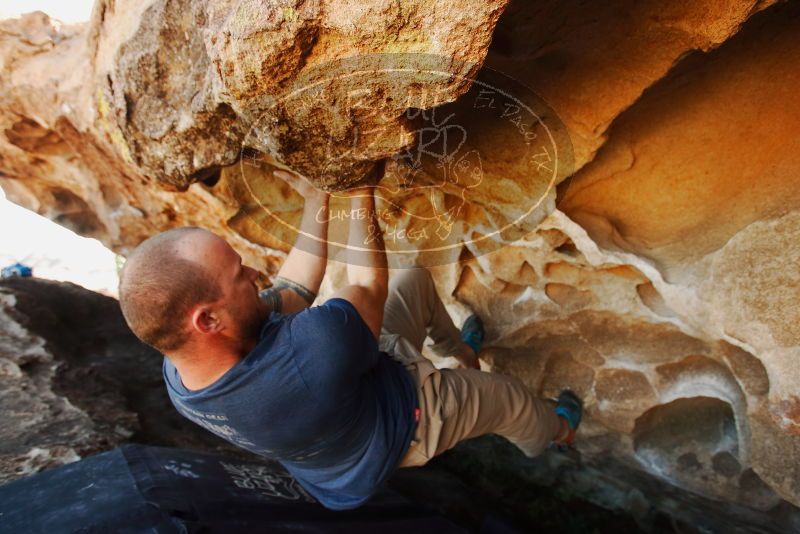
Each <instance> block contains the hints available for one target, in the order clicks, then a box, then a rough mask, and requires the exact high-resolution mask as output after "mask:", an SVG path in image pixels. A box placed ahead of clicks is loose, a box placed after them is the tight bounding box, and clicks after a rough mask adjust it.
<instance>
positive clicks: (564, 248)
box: [556, 239, 578, 258]
mask: <svg viewBox="0 0 800 534" xmlns="http://www.w3.org/2000/svg"><path fill="white" fill-rule="evenodd" d="M556 252H559V253H561V254H564V255H565V256H569V257H570V258H574V257H575V256H577V255H578V247H576V246H575V243H573V242H572V240H570V239H568V240H567V241H566V242H565V243H564V244H563V245H561V246H558V247H556Z"/></svg>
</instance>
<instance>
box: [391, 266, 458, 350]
mask: <svg viewBox="0 0 800 534" xmlns="http://www.w3.org/2000/svg"><path fill="white" fill-rule="evenodd" d="M382 331H383V333H385V334H398V335H401V336H403V337H404V338H406V339H407V340H408V341H410V342H411V344H412V345H414V347H415V348H416V349H417V350H418V351H422V345H423V343H424V342H425V338H426V337H427V336H430V337H431V339H432V340H433V345H432V346H431V349H433V351H434V352H435V353H436V354H438V355H439V356H442V357H448V356H456V355H459V354H461V352H462V351H463V350H464V343H463V342H462V341H461V333H460V332H459V330H458V328H456V326H455V325H454V324H453V320H452V319H451V318H450V314H448V313H447V309H446V308H445V307H444V304H443V303H442V301H441V299H440V298H439V295H438V294H437V293H436V287H435V285H434V283H433V279H432V278H431V274H430V272H429V271H428V270H427V269H423V268H414V269H403V270H402V271H400V272H398V273H397V274H395V275H393V276H391V277H390V279H389V296H388V298H387V299H386V305H385V306H384V308H383V328H382Z"/></svg>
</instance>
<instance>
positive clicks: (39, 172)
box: [0, 0, 800, 530]
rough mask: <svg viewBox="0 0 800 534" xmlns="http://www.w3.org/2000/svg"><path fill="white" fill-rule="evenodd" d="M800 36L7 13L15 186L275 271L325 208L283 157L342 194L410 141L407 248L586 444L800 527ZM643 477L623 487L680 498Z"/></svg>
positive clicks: (781, 30) (699, 14)
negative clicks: (315, 209)
mask: <svg viewBox="0 0 800 534" xmlns="http://www.w3.org/2000/svg"><path fill="white" fill-rule="evenodd" d="M797 35H800V4H798V3H796V2H772V1H769V0H765V1H757V0H752V1H746V0H735V1H734V0H731V1H723V0H703V1H699V2H692V3H684V4H681V5H679V4H676V3H673V4H669V5H667V4H666V3H664V2H655V1H645V2H641V1H634V0H630V1H623V2H622V3H620V2H615V3H609V4H608V5H606V4H603V5H600V4H598V5H593V6H590V7H587V6H586V5H584V3H580V2H575V1H566V2H564V1H559V2H556V1H552V2H550V1H547V2H536V3H529V2H522V1H517V0H512V1H511V2H510V3H508V4H507V5H506V2H472V1H457V0H453V1H450V2H446V3H444V4H442V3H424V2H414V1H410V2H401V3H384V2H366V3H363V2H362V3H360V4H359V5H358V6H355V4H352V3H345V2H337V1H331V0H325V1H321V2H316V3H308V2H291V1H286V2H279V3H269V4H268V3H266V2H260V1H256V0H251V1H246V2H227V1H223V0H215V1H212V2H205V3H200V2H192V1H189V0H180V1H178V0H176V1H166V0H162V1H147V2H139V3H134V2H110V1H100V2H98V3H97V5H96V6H95V9H94V12H93V15H92V19H91V21H89V22H88V23H86V24H82V25H73V26H63V25H60V24H59V23H57V22H56V21H52V20H50V19H49V18H48V17H47V16H46V15H44V14H42V13H34V14H29V15H25V16H23V17H22V18H21V19H12V20H7V21H2V22H0V70H2V73H3V76H2V77H1V78H0V89H2V90H1V91H0V185H1V186H2V187H3V189H4V190H5V192H6V194H7V195H8V197H9V198H10V199H11V200H13V201H14V202H17V203H19V204H20V205H23V206H25V207H27V208H29V209H31V210H34V211H36V212H38V213H40V214H43V215H45V216H47V217H49V218H51V219H53V220H54V221H56V222H58V223H60V224H63V225H65V226H68V227H70V228H72V229H74V230H75V231H76V232H78V233H80V234H82V235H86V236H91V237H96V238H98V239H100V240H101V241H102V242H103V243H105V244H106V245H107V246H108V247H109V248H111V249H113V250H115V251H117V252H119V253H121V254H127V253H128V252H129V251H130V250H131V249H132V247H134V246H135V245H136V244H138V243H139V242H141V241H142V240H143V239H145V238H146V237H148V236H150V235H153V234H155V233H157V232H159V231H162V230H165V229H168V228H172V227H176V226H183V225H190V224H191V225H200V226H204V227H207V228H209V229H211V230H213V231H215V232H217V233H219V234H221V235H223V236H224V237H225V238H227V239H228V240H229V241H230V242H231V244H232V245H233V246H234V247H235V248H236V249H237V250H238V251H239V252H240V253H241V254H242V255H243V257H244V258H245V260H246V261H247V262H248V263H250V264H251V265H254V266H256V267H258V268H259V269H261V270H262V271H263V272H264V274H265V280H264V281H265V283H266V282H268V278H269V277H270V276H271V275H273V274H274V273H275V272H276V271H277V269H278V268H279V266H280V264H281V261H282V259H283V257H284V256H285V253H286V251H287V250H288V248H289V246H290V245H291V243H292V242H293V240H294V237H295V233H294V230H293V229H292V225H294V224H296V222H297V220H298V219H299V216H300V213H301V210H302V199H300V198H299V196H298V195H297V194H296V193H294V192H293V191H292V190H291V189H290V188H289V187H288V186H286V185H285V184H282V183H280V182H279V181H277V180H276V179H274V178H273V177H272V175H271V170H272V169H274V168H275V167H276V166H277V167H280V166H288V167H291V168H294V169H296V170H298V171H299V172H302V173H303V174H304V175H305V176H307V177H308V178H309V179H310V180H311V181H312V182H313V183H315V184H316V185H317V186H319V187H322V188H325V189H327V190H329V191H334V192H337V191H341V190H343V189H346V188H348V187H350V186H352V185H354V184H359V183H362V182H364V181H368V180H369V179H370V178H369V174H370V172H371V170H372V169H373V168H374V166H375V162H376V161H378V160H380V159H382V158H386V157H390V158H391V159H390V161H389V163H388V164H387V176H386V178H384V182H382V184H381V188H379V190H378V191H379V196H380V198H379V200H378V207H379V210H380V211H381V220H382V226H383V230H384V234H385V236H386V242H387V247H388V248H389V249H390V251H393V253H392V254H391V255H390V257H391V261H392V262H393V266H395V267H402V266H406V265H411V264H421V265H426V266H429V267H430V268H431V269H432V271H433V272H434V274H435V279H436V281H437V286H438V289H439V291H440V294H441V295H442V297H443V298H444V299H445V300H446V301H447V303H448V307H449V309H450V310H451V312H452V313H453V315H454V316H455V317H457V318H458V319H460V320H463V318H465V317H466V315H467V313H468V310H470V309H471V310H474V311H476V312H478V313H480V314H481V316H482V317H483V318H484V322H485V324H486V327H487V334H488V336H487V337H488V339H487V342H486V346H487V349H486V350H485V351H484V353H483V354H482V357H483V360H484V361H485V362H486V363H487V364H488V365H489V366H490V367H491V368H492V369H493V370H494V371H495V372H502V373H508V374H513V375H515V376H518V377H519V378H521V379H522V380H523V381H524V382H525V383H526V384H527V385H528V386H529V387H530V388H531V389H532V390H534V391H536V392H537V393H540V394H542V395H547V396H549V395H554V394H556V393H557V392H558V391H559V390H560V389H561V388H564V387H570V388H572V389H574V390H575V391H576V392H578V393H579V394H581V395H582V396H583V397H584V399H585V402H586V412H587V414H586V415H587V417H586V422H585V425H584V427H583V429H582V431H581V433H580V438H581V439H580V440H579V445H578V451H579V453H580V455H581V458H582V460H583V461H585V462H587V463H588V464H591V465H592V466H594V467H596V468H597V469H598V470H599V471H598V472H603V468H604V466H606V467H607V469H606V475H604V476H607V477H608V480H618V481H621V482H625V481H627V482H631V483H632V484H633V487H637V485H638V487H643V485H646V484H647V482H643V481H646V480H653V481H657V482H658V483H659V484H661V483H663V484H667V486H668V487H670V488H673V489H674V490H675V491H677V492H679V493H680V494H681V495H686V496H688V497H687V498H686V499H682V500H683V502H692V500H691V499H692V498H693V497H692V496H695V497H696V499H697V501H696V502H698V503H705V502H710V501H705V500H703V499H709V500H711V501H715V502H724V503H728V504H730V505H732V506H734V505H735V506H741V507H744V508H746V509H748V510H750V511H752V512H753V513H755V514H762V515H763V517H766V518H770V520H774V519H776V518H782V519H781V520H782V521H789V522H788V523H786V522H784V523H780V524H782V525H784V527H785V528H789V527H787V526H786V525H794V527H792V528H796V527H797V524H796V522H795V523H792V521H797V519H796V514H797V512H796V508H795V507H796V506H798V505H800V393H798V392H799V391H800V390H799V389H798V385H797V384H799V383H800V374H799V373H800V366H798V365H797V362H798V361H800V326H798V325H800V305H799V304H798V303H799V302H800V261H798V260H800V247H798V245H797V244H798V242H799V239H800V156H798V155H799V154H800V146H799V143H800V136H799V135H798V132H800V99H798V98H797V87H798V85H800V84H798V82H800V40H798V39H797ZM404 69H405V70H404ZM359 72H368V73H370V74H369V75H368V76H363V75H360V76H358V75H356V74H357V73H359ZM398 72H401V73H405V74H400V75H398V74H397V73H398ZM431 72H433V73H434V74H431ZM442 72H445V73H449V75H448V76H441V73H442ZM331 73H333V74H334V75H331ZM409 73H410V74H409ZM425 73H427V75H423V74H425ZM437 73H438V74H437ZM504 87H505V88H510V89H509V90H510V91H511V92H512V93H514V95H516V96H517V97H518V99H517V100H515V101H514V102H516V104H513V103H510V101H504V100H503V99H504V98H507V96H504V93H503V92H502V91H499V90H498V88H504ZM311 89H313V90H311ZM526 109H527V110H528V112H529V113H530V116H535V117H538V118H537V119H536V120H534V121H533V122H532V123H530V124H528V123H525V121H524V120H522V117H523V115H524V113H525V111H524V110H526ZM490 110H495V113H494V114H492V113H490ZM521 110H522V111H521ZM423 112H427V114H426V113H423ZM425 120H427V121H428V122H427V123H425V122H424V121H425ZM420 121H423V122H420ZM451 141H453V143H450V142H451ZM448 143H450V144H448ZM440 145H442V146H444V145H447V150H441V149H442V146H440ZM451 149H452V150H451ZM420 154H422V155H423V156H424V157H417V156H419V155H420ZM331 214H332V216H333V220H332V221H331V234H332V236H333V239H334V241H336V242H339V243H341V242H343V240H344V239H345V237H344V232H345V228H346V224H347V220H348V218H349V217H351V216H352V214H350V213H349V212H348V211H347V207H346V204H345V203H344V201H343V200H342V199H334V201H333V204H332V210H331ZM341 254H342V250H341V247H332V249H331V256H332V257H335V258H339V259H341ZM332 265H333V267H332V271H331V276H330V277H329V279H328V281H327V282H326V290H328V291H329V290H330V288H331V287H333V286H334V285H335V283H336V282H337V281H340V280H341V279H342V277H341V273H340V272H339V271H340V270H341V268H340V266H337V265H336V264H332ZM31 350H33V349H31ZM43 358H44V357H43ZM45 359H46V358H45ZM43 361H44V360H43ZM440 363H442V364H443V365H448V364H449V363H450V362H440ZM14 365H16V366H17V367H20V363H19V362H16V363H14ZM46 365H49V364H43V366H45V367H46ZM42 368H43V369H44V367H42ZM9 369H11V370H10V371H9V373H12V374H13V373H16V372H17V371H15V370H14V369H12V368H11V367H9ZM43 372H44V371H43ZM9 376H11V375H9ZM14 376H16V375H14ZM20 376H22V375H20ZM25 380H30V378H25ZM15 387H16V386H15ZM20 387H21V386H20ZM42 402H43V401H42ZM60 413H61V415H59V417H64V418H74V420H75V421H78V420H80V416H79V414H77V413H73V412H71V411H70V409H68V408H65V409H64V410H63V411H62V412H60ZM72 420H73V419H70V421H72ZM76 424H77V423H76ZM76 428H77V427H76ZM81 432H84V431H80V432H78V433H77V434H75V436H76V437H75V439H76V440H77V441H80V439H83V438H80V436H81V435H85V433H84V434H82V433H81ZM62 452H63V455H62V456H63V458H65V459H67V458H68V457H71V456H70V454H72V453H70V452H69V451H62ZM59 454H61V453H59ZM627 482H626V483H627ZM681 492H682V493H681ZM645 494H647V495H648V498H647V499H645V501H644V502H645V503H646V506H645V505H642V504H641V502H639V501H636V499H634V500H630V499H628V500H625V499H607V502H605V505H608V506H618V507H622V508H626V509H629V510H632V509H639V508H641V507H642V506H645V507H656V508H658V507H661V509H664V510H666V511H667V512H668V513H669V514H676V515H680V514H681V513H682V510H681V508H680V507H677V508H671V505H668V504H664V503H660V504H659V503H658V502H656V500H657V499H656V500H654V499H653V498H651V497H649V495H650V494H648V493H647V492H645ZM594 497H595V498H596V500H598V501H603V499H602V498H601V497H598V496H597V495H595V496H594ZM634 501H636V502H639V504H635V503H634ZM637 507H638V508H637ZM689 508H690V507H688V506H687V507H684V510H683V511H685V510H688V509H689ZM720 513H722V512H720ZM787 518H788V519H787ZM791 518H795V519H791ZM764 525H773V526H774V525H775V523H771V522H770V521H766V520H765V522H764ZM764 528H766V529H768V530H769V528H772V527H768V526H765V527H764Z"/></svg>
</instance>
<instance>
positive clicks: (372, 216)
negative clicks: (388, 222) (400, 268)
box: [347, 187, 389, 293]
mask: <svg viewBox="0 0 800 534" xmlns="http://www.w3.org/2000/svg"><path fill="white" fill-rule="evenodd" d="M373 190H374V188H372V187H368V188H361V189H359V190H357V191H354V192H353V196H351V199H350V212H351V218H350V232H349V236H348V252H347V256H348V261H347V278H348V281H349V283H350V284H352V285H360V286H364V287H367V288H371V289H377V290H380V291H381V293H385V291H386V288H387V287H388V283H389V273H388V270H387V264H386V250H385V249H384V244H383V233H382V232H381V228H380V226H378V217H377V213H376V211H375V197H374V194H373V193H374V191H373Z"/></svg>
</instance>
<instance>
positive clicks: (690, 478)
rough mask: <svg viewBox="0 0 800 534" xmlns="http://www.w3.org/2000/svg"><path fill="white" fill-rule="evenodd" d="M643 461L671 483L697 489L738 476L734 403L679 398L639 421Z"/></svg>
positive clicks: (637, 440) (637, 447)
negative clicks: (718, 479) (732, 404)
mask: <svg viewBox="0 0 800 534" xmlns="http://www.w3.org/2000/svg"><path fill="white" fill-rule="evenodd" d="M633 446H634V451H635V453H636V456H637V457H638V459H639V461H640V462H641V463H642V464H643V465H644V466H645V467H646V468H647V469H648V470H650V471H651V472H654V473H656V474H658V475H660V476H662V477H664V478H666V479H668V480H670V481H672V482H673V483H677V484H678V485H681V486H688V487H690V488H692V489H695V490H700V491H702V490H704V489H709V490H710V489H711V488H706V487H705V484H706V483H707V482H709V481H711V480H712V479H714V478H716V477H720V476H722V477H724V478H730V477H732V476H735V475H737V474H738V473H739V470H740V469H741V467H740V464H739V435H738V432H737V430H736V418H735V416H734V414H733V409H732V407H731V405H730V404H728V403H727V402H725V401H722V400H719V399H715V398H711V397H690V398H682V399H677V400H674V401H672V402H669V403H667V404H662V405H659V406H656V407H654V408H651V409H650V410H648V411H646V412H645V413H644V414H643V415H642V416H640V417H639V418H638V419H637V420H636V424H635V427H634V430H633Z"/></svg>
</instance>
